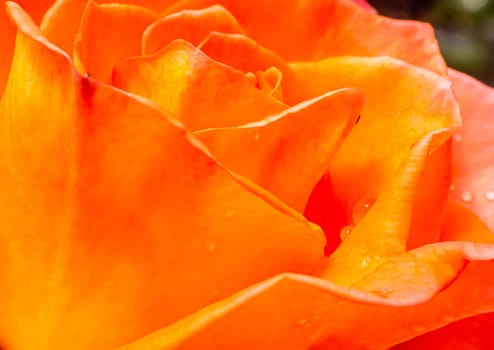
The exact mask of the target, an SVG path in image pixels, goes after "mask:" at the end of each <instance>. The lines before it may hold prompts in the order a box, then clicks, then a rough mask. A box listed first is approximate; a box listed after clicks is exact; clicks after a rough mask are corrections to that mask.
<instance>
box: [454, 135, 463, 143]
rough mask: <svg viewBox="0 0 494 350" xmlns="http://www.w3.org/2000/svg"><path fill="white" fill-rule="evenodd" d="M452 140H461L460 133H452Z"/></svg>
mask: <svg viewBox="0 0 494 350" xmlns="http://www.w3.org/2000/svg"><path fill="white" fill-rule="evenodd" d="M453 140H455V141H456V142H460V141H461V135H460V134H454V135H453Z"/></svg>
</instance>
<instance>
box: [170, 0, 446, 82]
mask: <svg viewBox="0 0 494 350" xmlns="http://www.w3.org/2000/svg"><path fill="white" fill-rule="evenodd" d="M213 4H220V5H222V6H224V7H225V8H226V9H228V10H229V11H230V12H231V13H232V14H233V15H234V16H235V18H237V20H238V21H239V23H240V25H241V26H242V27H243V28H244V29H245V31H246V32H247V34H248V35H249V36H250V37H252V38H253V39H254V40H256V41H257V42H259V43H260V44H261V45H263V46H265V47H267V48H268V49H271V50H273V51H275V52H277V53H279V54H280V55H281V56H282V57H283V58H284V59H286V60H288V61H306V60H320V59H324V58H327V57H333V56H343V55H345V56H383V55H385V56H391V57H395V58H398V59H401V60H404V61H406V62H409V63H412V64H414V65H418V66H422V67H424V68H427V69H430V70H432V71H434V72H436V73H439V74H441V75H446V65H445V63H444V60H443V58H442V56H441V53H440V51H439V46H438V44H437V41H436V38H435V36H434V30H433V29H432V27H431V26H430V25H429V24H427V23H421V22H415V21H405V20H396V19H391V18H386V17H383V16H379V15H378V14H376V13H375V12H374V11H369V10H368V9H366V8H363V7H362V6H361V5H359V4H356V3H354V2H352V1H348V0H316V1H304V0H296V1H289V2H287V1H285V0H271V1H269V2H265V1H262V0H254V1H236V0H181V1H178V2H176V3H175V4H173V5H171V6H170V7H169V8H168V9H167V10H166V12H165V13H166V14H169V13H173V12H176V11H180V10H183V9H198V8H204V7H207V6H211V5H213ZM294 18H296V20H294ZM273 19H276V20H273ZM389 33H393V36H394V37H395V38H399V40H395V41H393V42H392V43H390V41H389Z"/></svg>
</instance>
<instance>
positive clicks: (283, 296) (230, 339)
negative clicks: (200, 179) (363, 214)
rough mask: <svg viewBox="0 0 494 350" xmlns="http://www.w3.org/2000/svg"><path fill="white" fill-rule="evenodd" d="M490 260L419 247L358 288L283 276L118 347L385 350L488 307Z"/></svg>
mask: <svg viewBox="0 0 494 350" xmlns="http://www.w3.org/2000/svg"><path fill="white" fill-rule="evenodd" d="M493 258H494V247H493V246H486V245H474V244H466V243H465V244H459V243H442V244H436V245H431V246H426V247H423V248H420V249H417V250H415V251H412V252H409V253H406V254H403V255H401V256H398V257H397V258H396V259H394V260H392V261H390V262H389V263H388V264H386V266H383V268H382V270H379V271H376V272H375V273H374V275H373V276H369V279H367V280H366V281H362V283H361V284H360V285H359V286H358V287H359V288H364V289H365V291H363V290H362V289H357V288H350V287H348V288H343V287H341V286H337V285H335V284H334V283H331V282H328V281H324V280H321V279H317V278H313V277H308V276H301V275H293V274H284V275H281V276H278V277H275V278H272V279H270V280H267V281H265V282H263V283H261V284H259V285H257V286H254V287H252V288H249V289H247V290H245V291H242V292H240V293H238V294H236V295H233V296H232V297H230V298H228V299H225V300H223V301H221V302H219V303H216V304H213V305H211V306H209V307H207V308H205V309H203V310H201V311H199V312H197V313H195V314H193V315H191V316H189V317H187V318H185V319H183V320H181V321H179V322H177V323H175V324H173V325H171V326H170V327H168V328H165V329H162V330H160V331H158V332H156V333H154V334H151V335H149V336H148V337H145V338H143V339H141V340H139V341H137V342H135V343H133V344H130V345H128V346H124V347H122V348H120V350H140V349H146V350H155V349H156V350H157V349H204V350H206V349H241V348H249V349H264V348H270V349H308V348H310V349H329V348H331V349H386V348H389V347H390V346H392V345H394V344H396V343H399V342H402V341H404V340H406V339H410V338H412V337H415V336H417V335H419V334H422V333H425V332H427V331H429V330H432V329H435V328H438V327H441V326H443V325H445V324H448V323H450V322H452V321H454V320H458V319H461V318H464V317H468V316H470V315H474V314H476V313H481V312H489V311H492V310H494V293H493V291H492V289H489V288H484V287H483V286H482V283H481V281H482V280H486V279H491V278H493V277H494V263H493V260H492V259H493ZM375 288H378V289H375ZM394 288H396V289H394Z"/></svg>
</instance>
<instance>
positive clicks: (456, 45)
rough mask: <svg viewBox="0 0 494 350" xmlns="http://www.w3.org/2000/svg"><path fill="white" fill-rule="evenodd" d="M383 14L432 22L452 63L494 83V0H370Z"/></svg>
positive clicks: (445, 54) (487, 82) (445, 55)
mask: <svg viewBox="0 0 494 350" xmlns="http://www.w3.org/2000/svg"><path fill="white" fill-rule="evenodd" d="M368 2H369V3H370V4H372V6H374V7H375V8H376V9H377V10H378V11H379V13H380V14H383V15H386V16H390V17H395V18H408V19H418V20H422V21H426V22H429V23H431V24H432V25H433V26H434V28H435V30H436V35H437V38H438V40H439V45H440V47H441V52H442V53H443V56H444V58H445V59H446V61H447V62H448V65H449V66H450V67H453V68H456V69H459V70H461V71H463V72H466V73H469V74H471V75H473V76H475V77H476V78H478V79H480V80H482V81H484V82H485V83H486V84H489V85H491V86H494V0H435V1H434V0H429V1H423V0H368Z"/></svg>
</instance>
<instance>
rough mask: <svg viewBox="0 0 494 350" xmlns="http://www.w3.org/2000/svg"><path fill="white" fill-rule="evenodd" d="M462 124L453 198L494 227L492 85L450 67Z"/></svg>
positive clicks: (456, 150)
mask: <svg viewBox="0 0 494 350" xmlns="http://www.w3.org/2000/svg"><path fill="white" fill-rule="evenodd" d="M449 75H450V77H451V80H452V81H453V92H454V93H455V95H456V97H457V99H458V102H459V103H460V109H461V115H462V120H463V124H462V127H461V128H460V129H459V130H458V133H457V135H456V136H455V137H454V138H453V140H454V141H455V142H453V186H454V191H453V192H452V194H451V198H452V199H453V200H457V201H460V202H462V205H464V206H465V207H467V208H469V209H471V210H472V211H473V212H474V213H476V214H477V215H478V216H479V217H480V218H481V220H482V221H484V222H485V223H486V224H487V226H488V227H489V229H490V230H491V231H493V230H494V177H493V174H494V126H493V125H494V124H493V120H494V89H492V88H491V87H488V86H486V85H484V84H482V83H480V82H479V81H477V80H475V79H473V78H471V77H469V76H467V75H464V74H462V73H460V72H457V71H454V70H449Z"/></svg>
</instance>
